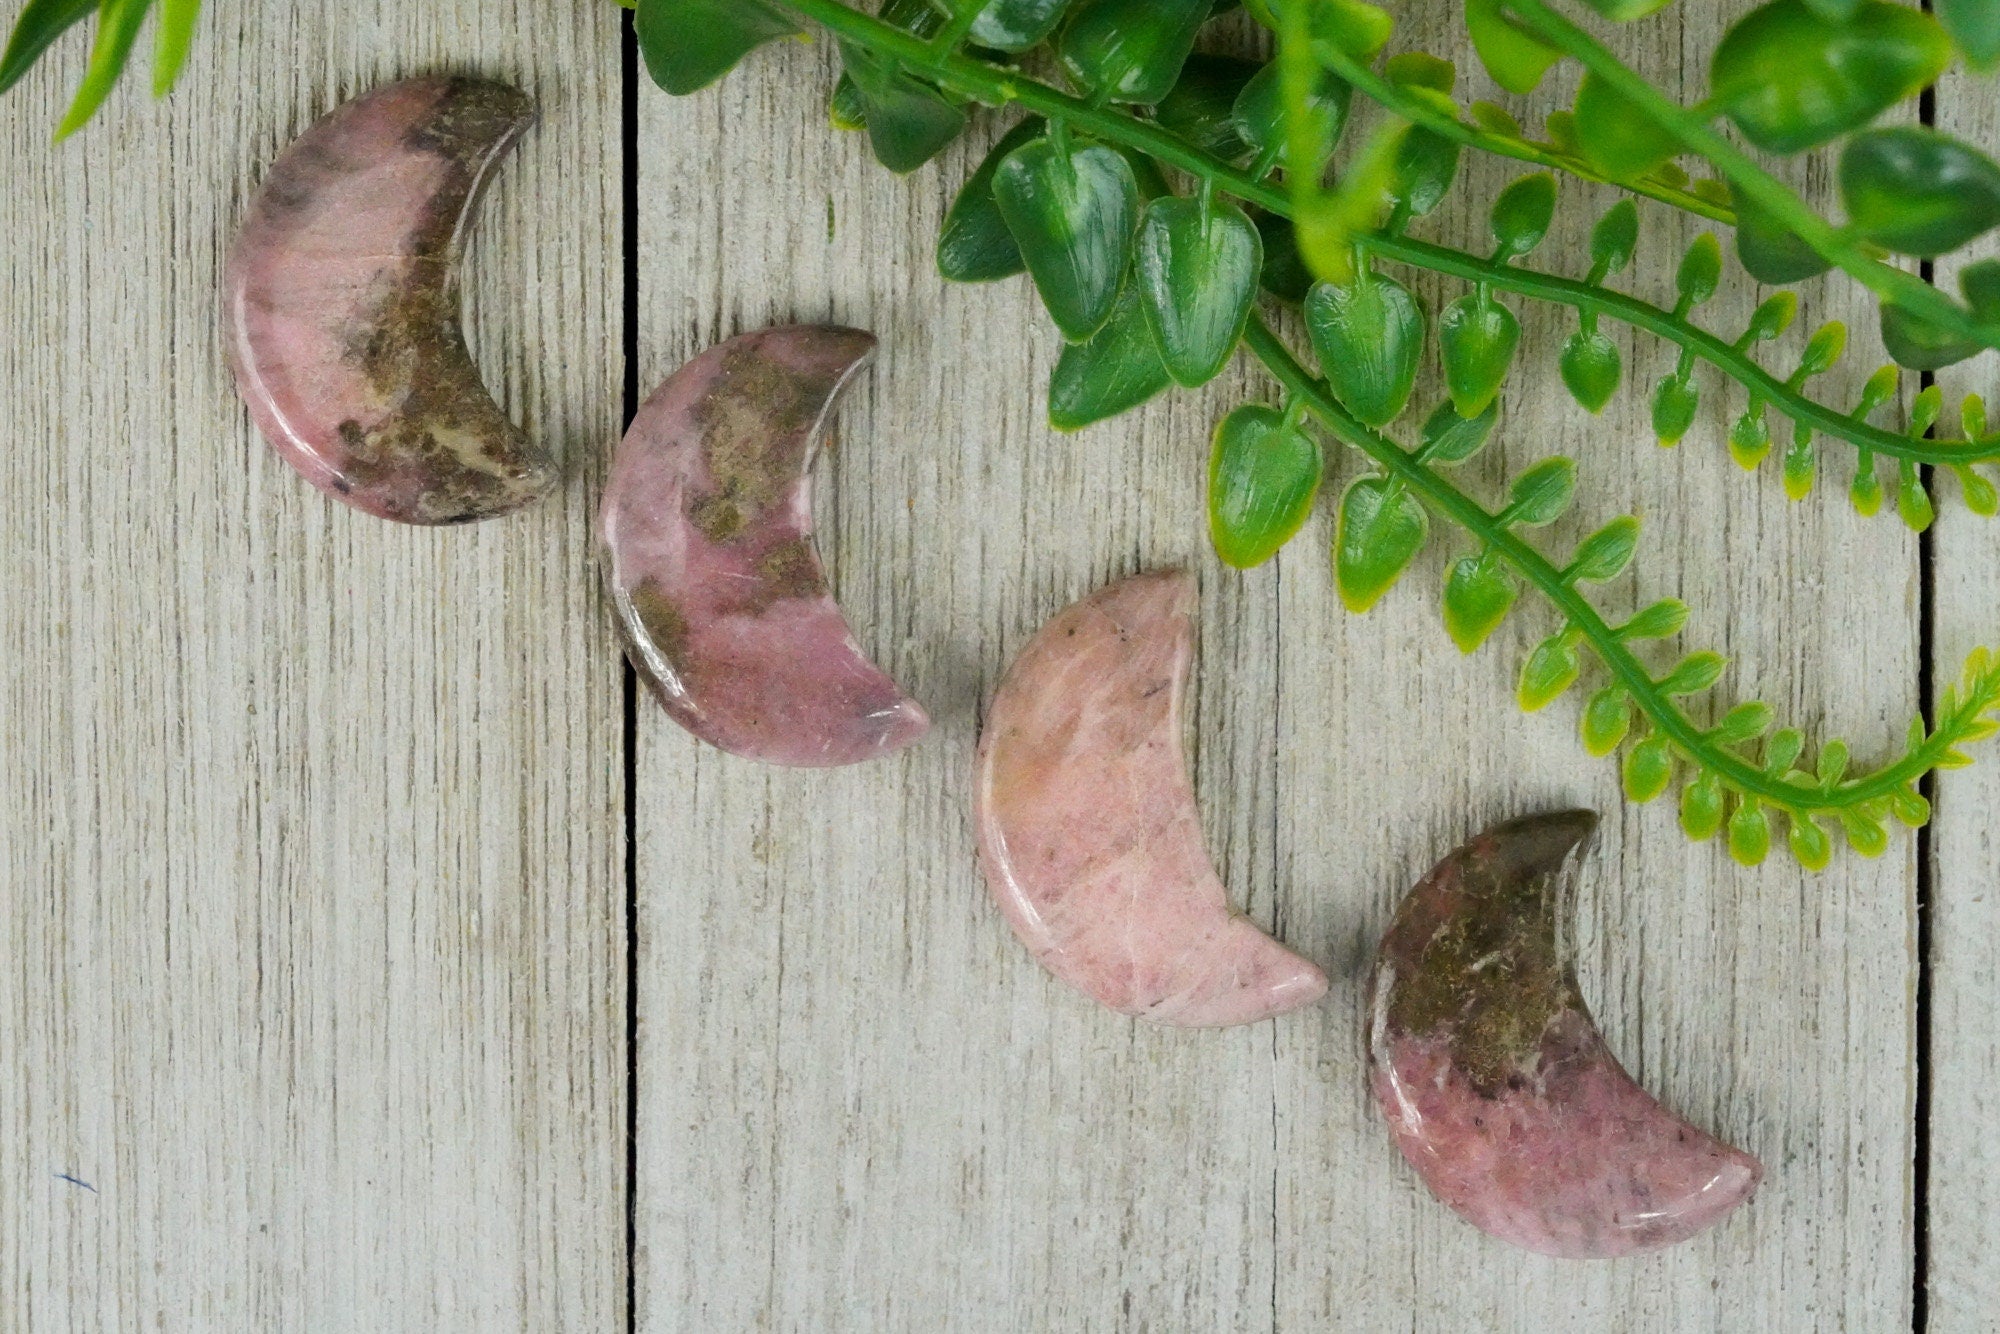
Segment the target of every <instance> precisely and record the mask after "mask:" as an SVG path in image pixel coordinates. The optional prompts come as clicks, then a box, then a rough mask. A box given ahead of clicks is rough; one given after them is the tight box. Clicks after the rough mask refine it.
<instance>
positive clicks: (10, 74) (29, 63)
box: [0, 0, 97, 93]
mask: <svg viewBox="0 0 2000 1334" xmlns="http://www.w3.org/2000/svg"><path fill="white" fill-rule="evenodd" d="M96 12H97V0H28V3H27V5H26V6H25V7H23V8H22V10H21V17H20V18H18V19H16V20H14V31H13V32H12V33H11V34H10V35H9V36H8V38H7V49H6V51H5V52H4V53H0V93H4V92H6V91H7V90H8V89H9V88H12V87H13V86H14V85H15V84H16V83H18V82H20V79H21V76H22V75H23V74H26V73H27V72H28V70H29V69H30V68H32V67H33V65H34V63H35V61H37V60H38V59H40V58H41V54H42V52H44V51H46V50H48V49H49V46H50V44H51V43H53V42H54V41H55V39H56V38H58V37H60V36H62V35H63V34H64V33H65V32H68V31H69V30H70V28H71V27H73V26H75V25H76V24H78V23H80V22H82V21H83V19H84V17H85V16H86V15H89V14H94V13H96Z"/></svg>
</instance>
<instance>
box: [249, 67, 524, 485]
mask: <svg viewBox="0 0 2000 1334" xmlns="http://www.w3.org/2000/svg"><path fill="white" fill-rule="evenodd" d="M534 118H535V111H534V104H533V103H532V102H531V101H530V100H529V99H528V97H527V95H526V94H525V93H522V92H520V91H519V90H518V89H514V88H510V87H507V86H506V85H505V84H499V83H493V82H489V81H487V80H483V79H471V78H458V77H451V76H433V77H427V78H417V79H409V80H405V81H404V82H401V83H394V84H390V85H388V86H387V87H383V88H378V89H375V90H374V91H372V92H369V93H366V94H363V95H362V96H360V97H357V98H355V99H354V100H353V101H351V102H348V103H346V104H344V105H342V106H340V107H338V108H336V109H335V110H334V111H333V112H331V113H330V114H329V115H327V116H325V117H324V118H323V119H321V120H320V121H318V122H317V123H315V124H314V125H313V126H312V127H311V128H310V129H308V130H307V131H306V132H305V133H304V134H302V135H300V136H299V138H298V139H297V140H296V141H294V142H293V143H292V145H291V146H290V147H289V148H287V149H286V150H285V151H284V152H283V153H282V154H281V155H279V157H278V159H277V161H275V162H273V163H272V164H271V168H270V170H269V171H268V172H267V173H266V174H265V177H264V181H263V184H262V185H261V186H260V187H259V189H258V191H257V194H256V196H255V197H254V198H253V199H252V200H251V202H250V207H249V210H248V212H247V213H246V215H245V217H244V219H243V225H242V228H241V230H240V231H239V232H238V233H237V237H236V242H235V245H234V247H233V249H232V250H231V252H230V256H229V263H228V268H227V271H226V273H225V275H224V280H223V315H222V322H223V343H224V347H225V348H226V350H227V353H228V357H229V362H230V366H231V369H232V370H233V371H234V372H235V376H236V386H237V390H238V392H239V393H241V395H242V396H243V401H244V402H245V403H246V404H248V405H249V408H250V413H251V416H252V417H253V418H254V419H255V420H256V422H257V425H258V428H259V429H260V430H261V431H262V432H263V434H264V437H265V438H266V439H267V440H269V441H270V443H271V445H272V446H273V448H275V449H276V450H277V452H278V453H279V454H280V455H281V456H283V457H284V459H285V460H286V461H287V462H289V463H290V464H291V465H292V466H293V467H294V468H296V469H298V471H299V472H301V473H303V474H304V475H305V477H306V478H307V479H308V480H309V481H311V482H312V483H313V485H315V486H317V487H319V488H321V489H322V490H324V491H326V492H328V493H329V494H332V495H334V496H337V497H339V498H340V499H341V500H344V501H346V502H347V503H348V504H350V505H352V506H354V507H355V508H357V509H361V510H365V511H367V512H368V513H370V514H376V515H380V516H381V517H383V518H386V519H398V520H401V521H403V522H406V523H425V524H439V523H463V522H466V521H469V520H473V519H483V518H488V517H490V516H493V515H497V514H504V513H507V512H508V511H510V510H515V509H519V508H520V507H521V506H523V505H527V504H529V503H531V502H533V501H535V500H538V499H540V498H541V497H542V496H545V495H547V494H548V493H549V491H550V490H551V489H553V488H554V486H555V484H556V481H557V478H558V473H557V468H556V465H555V463H554V460H553V459H552V458H551V457H550V456H549V455H548V454H547V453H546V452H545V451H544V450H542V449H540V448H539V447H537V446H536V445H535V444H534V443H533V442H532V441H531V440H529V438H528V437H527V436H526V435H525V434H524V433H523V432H522V431H521V430H520V429H519V428H518V427H516V426H515V425H514V424H513V423H512V422H511V421H509V420H508V419H507V416H506V414H505V413H504V412H502V411H501V410H500V408H499V406H498V405H497V404H496V403H495V402H494V401H493V397H492V395H491V394H490V393H488V392H487V389H486V386H485V385H484V384H483V383H482V382H481V380H480V378H479V373H478V370H477V368H476V367H475V366H474V365H473V362H472V359H471V357H470V356H469V355H468V353H467V350H466V346H465V338H464V335H463V333H462V332H461V329H460V326H459V304H460V303H459V263H460V260H461V258H462V257H463V254H464V251H465V243H466V237H467V233H468V231H469V229H470V224H471V220H472V217H473V215H474V212H475V210H476V209H477V206H478V203H479V198H480V196H481V194H482V192H483V191H484V189H485V187H486V183H487V181H488V180H489V179H490V178H491V176H492V174H493V170H494V167H495V166H496V164H497V163H498V162H499V161H500V159H501V157H502V156H503V155H504V154H505V153H506V152H507V150H508V148H509V147H511V146H512V145H513V143H514V141H515V140H516V139H518V138H519V137H520V135H521V134H522V132H523V131H525V130H526V129H527V128H528V127H529V126H530V125H531V124H533V123H534Z"/></svg>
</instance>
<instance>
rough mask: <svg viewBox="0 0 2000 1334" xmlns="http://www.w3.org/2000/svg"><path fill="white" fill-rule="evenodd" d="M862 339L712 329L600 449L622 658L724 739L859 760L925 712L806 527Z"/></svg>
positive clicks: (889, 744)
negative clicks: (824, 448) (888, 670)
mask: <svg viewBox="0 0 2000 1334" xmlns="http://www.w3.org/2000/svg"><path fill="white" fill-rule="evenodd" d="M874 350H875V339H874V337H873V336H872V335H870V334H867V333H863V332H862V331H861V330H859V329H836V328H828V327H822V326H818V325H797V326H791V327H786V328H778V329H765V330H761V331H760V332H757V333H750V334H744V335H742V336H741V337H737V338H732V339H730V340H729V341H727V342H724V343H719V344H717V345H716V346H714V347H712V348H709V349H708V350H707V351H706V352H703V353H702V354H701V355H700V356H698V357H696V358H695V359H694V360H693V361H690V362H689V363H688V364H687V365H685V366H683V367H681V369H679V370H678V371H675V372H674V373H673V375H671V376H669V377H668V378H667V380H666V382H665V383H663V384H662V385H661V386H660V387H659V389H657V390H656V391H655V392H654V393H653V396H652V397H651V398H649V399H647V400H646V402H645V403H644V405H643V406H641V407H640V409H639V412H638V415H637V416H635V417H634V418H633V419H632V425H631V428H630V429H629V430H627V431H626V433H625V438H624V440H623V441H621V442H620V443H619V446H618V452H617V454H616V456H615V457H614V458H613V460H612V464H611V478H610V481H609V482H608V483H607V484H606V486H605V491H604V508H603V514H602V527H603V536H604V545H605V548H606V550H607V552H608V553H609V555H610V564H609V570H608V578H609V581H610V586H611V595H612V600H613V601H614V602H615V603H616V604H617V608H618V619H619V624H620V626H621V628H622V629H623V631H624V634H625V639H626V644H627V647H628V651H629V654H630V656H631V659H632V663H633V665H634V666H635V667H636V668H637V669H638V671H639V674H640V675H641V676H642V677H643V678H644V679H645V681H646V683H647V685H648V686H650V687H651V688H652V691H653V693H654V695H655V696H657V697H658V699H659V701H660V703H661V704H662V705H663V706H664V707H665V708H666V710H667V712H668V713H669V714H671V715H673V717H674V719H675V721H677V722H679V723H680V724H681V725H682V726H683V727H685V728H687V729H688V731H690V732H692V733H694V734H695V735H696V736H698V737H700V738H701V739H702V740H704V741H707V742H710V743H711V744H713V745H716V746H719V747H721V748H722V749H723V750H727V751H731V752H734V753H735V754H738V755H744V756H748V757H750V758H752V759H758V760H765V761H768V762H770V763H773V764H792V765H811V766H825V765H837V764H853V763H856V762H857V761H860V760H866V759H872V758H874V757H875V756H877V755H883V754H887V753H888V752H890V751H893V750H898V749H900V748H901V747H903V746H907V745H908V744H910V742H912V741H914V740H916V739H917V738H918V737H919V736H922V735H923V734H924V732H925V730H926V729H927V728H929V726H930V719H929V717H928V716H927V715H926V714H925V713H924V710H923V707H922V706H921V705H919V704H918V703H917V702H916V701H915V700H913V699H911V698H910V697H909V696H907V695H905V694H904V693H903V691H902V690H901V689H900V688H899V687H898V686H897V685H896V683H895V682H894V681H893V680H891V679H890V678H889V677H888V676H887V675H886V674H884V673H883V671H882V670H881V669H880V668H878V667H877V666H875V664H874V663H872V662H870V661H869V660H868V658H867V655H865V654H864V653H863V652H862V651H861V648H860V646H859V645H858V644H856V643H855V641H854V636H853V635H852V634H851V633H850V632H849V630H848V627H847V622H846V620H845V619H844V618H843V617H842V616H841V613H840V608H839V607H838V606H837V605H835V603H834V600H833V594H832V592H831V590H830V589H829V588H828V586H827V581H826V573H825V571H824V570H823V569H822V568H821V565H820V559H819V554H818V552H817V551H816V550H815V549H814V547H813V542H812V493H811V489H810V488H811V484H812V483H811V471H810V470H811V467H812V460H813V455H814V453H815V452H816V451H817V449H818V446H819V440H820V437H821V435H822V434H824V432H825V429H826V422H827V418H828V417H829V415H830V414H831V413H832V411H833V407H834V404H835V402H836V401H837V400H838V399H839V397H840V394H841V391H842V390H843V389H844V388H845V387H846V386H847V384H848V383H849V381H850V380H851V379H852V378H853V376H854V375H855V374H856V373H857V372H858V371H859V370H860V369H861V368H862V367H863V366H865V365H866V364H867V363H868V361H869V360H870V359H871V358H872V356H873V355H874Z"/></svg>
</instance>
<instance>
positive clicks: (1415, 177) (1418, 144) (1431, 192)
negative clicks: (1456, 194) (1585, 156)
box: [1394, 126, 1459, 218]
mask: <svg viewBox="0 0 2000 1334" xmlns="http://www.w3.org/2000/svg"><path fill="white" fill-rule="evenodd" d="M1458 157H1459V146H1458V142H1457V141H1456V140H1453V139H1447V138H1445V137H1444V136H1443V135H1441V134H1438V133H1436V132H1435V131H1432V130H1427V129H1425V128H1424V127H1422V126H1418V127H1416V128H1415V129H1413V130H1411V131H1410V132H1409V133H1408V134H1405V135H1404V136H1403V138H1402V142H1401V143H1399V144H1398V145H1397V146H1396V169H1395V176H1394V182H1395V184H1394V189H1395V197H1396V210H1397V213H1398V215H1399V216H1401V217H1404V218H1421V217H1423V216H1424V215H1425V214H1427V213H1430V212H1431V211H1432V210H1434V209H1436V208H1437V206H1438V205H1439V204H1442V203H1443V202H1444V197H1445V196H1446V195H1447V194H1449V193H1450V192H1451V183H1452V180H1453V178H1455V177H1456V176H1457V175H1458Z"/></svg>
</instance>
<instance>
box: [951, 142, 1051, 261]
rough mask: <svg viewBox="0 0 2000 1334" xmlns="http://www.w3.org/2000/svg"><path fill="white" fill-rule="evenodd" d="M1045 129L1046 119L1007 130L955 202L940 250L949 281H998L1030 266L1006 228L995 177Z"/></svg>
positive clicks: (1012, 234)
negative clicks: (996, 195)
mask: <svg viewBox="0 0 2000 1334" xmlns="http://www.w3.org/2000/svg"><path fill="white" fill-rule="evenodd" d="M1042 129H1043V125H1042V121H1041V119H1040V118H1039V117H1032V118H1030V119H1028V120H1024V121H1022V122H1021V123H1020V124H1019V125H1016V126H1015V127H1014V128H1013V129H1011V130H1009V131H1007V133H1006V135H1005V136H1004V137H1002V138H1001V140H1000V142H998V143H996V144H994V145H993V148H992V151H991V152H989V153H987V155H986V157H985V159H984V160H983V161H981V162H980V164H979V167H978V169H977V170H975V171H974V172H973V173H972V175H971V176H969V177H967V178H966V182H965V184H964V185H963V186H961V187H960V188H959V191H958V196H957V197H956V198H955V199H953V200H952V201H951V208H950V209H949V210H948V211H947V212H946V213H945V215H944V227H943V228H942V230H940V231H939V233H938V248H937V263H938V272H939V273H941V274H943V275H944V276H945V277H946V278H947V279H949V280H950V281H952V282H955V283H985V282H993V281H995V280H997V279H1000V278H1011V277H1013V276H1014V275H1015V274H1017V273H1020V272H1022V271H1023V270H1025V269H1026V268H1027V265H1026V264H1025V263H1024V262H1023V261H1022V259H1021V247H1020V246H1019V245H1017V244H1015V241H1014V233H1013V232H1011V231H1009V230H1008V229H1007V219H1006V218H1004V217H1002V216H1001V214H1000V205H999V202H998V201H996V200H995V199H994V198H993V176H994V174H995V173H996V172H998V171H999V170H1000V164H1001V162H1003V161H1005V160H1006V157H1007V155H1008V154H1009V153H1012V152H1013V151H1014V150H1015V149H1017V148H1019V147H1020V146H1021V145H1022V144H1025V143H1027V142H1029V141H1030V140H1032V139H1035V138H1038V137H1039V136H1040V135H1041V133H1042Z"/></svg>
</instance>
